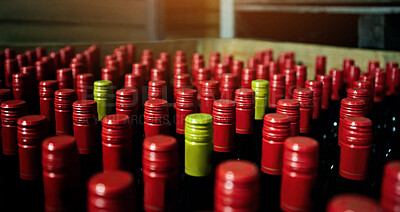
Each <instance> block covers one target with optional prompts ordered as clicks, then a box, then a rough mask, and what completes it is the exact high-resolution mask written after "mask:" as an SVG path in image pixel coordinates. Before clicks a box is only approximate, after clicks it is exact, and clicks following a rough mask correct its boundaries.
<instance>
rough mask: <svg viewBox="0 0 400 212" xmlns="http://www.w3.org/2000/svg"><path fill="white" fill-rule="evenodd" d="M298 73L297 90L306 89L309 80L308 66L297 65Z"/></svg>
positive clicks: (295, 67)
mask: <svg viewBox="0 0 400 212" xmlns="http://www.w3.org/2000/svg"><path fill="white" fill-rule="evenodd" d="M294 70H295V71H296V88H304V86H305V82H306V79H307V66H303V65H295V66H294Z"/></svg>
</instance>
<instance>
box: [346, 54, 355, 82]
mask: <svg viewBox="0 0 400 212" xmlns="http://www.w3.org/2000/svg"><path fill="white" fill-rule="evenodd" d="M351 66H354V60H353V59H350V58H345V59H344V60H343V74H344V82H345V83H347V80H348V75H349V71H350V67H351Z"/></svg>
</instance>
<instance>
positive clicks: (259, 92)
mask: <svg viewBox="0 0 400 212" xmlns="http://www.w3.org/2000/svg"><path fill="white" fill-rule="evenodd" d="M251 89H253V91H254V92H255V114H254V119H255V120H262V119H263V117H264V115H265V113H266V111H267V110H268V106H269V103H268V99H269V82H268V81H267V80H262V79H258V80H253V81H251Z"/></svg>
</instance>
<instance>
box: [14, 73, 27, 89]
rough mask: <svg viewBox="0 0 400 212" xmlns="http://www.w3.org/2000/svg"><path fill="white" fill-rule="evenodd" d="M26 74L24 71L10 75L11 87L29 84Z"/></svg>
mask: <svg viewBox="0 0 400 212" xmlns="http://www.w3.org/2000/svg"><path fill="white" fill-rule="evenodd" d="M28 77H29V76H28V75H27V74H24V73H16V74H13V75H12V87H13V88H18V87H22V88H24V87H27V86H28V85H29V84H28V83H29V82H28V80H29V79H28Z"/></svg>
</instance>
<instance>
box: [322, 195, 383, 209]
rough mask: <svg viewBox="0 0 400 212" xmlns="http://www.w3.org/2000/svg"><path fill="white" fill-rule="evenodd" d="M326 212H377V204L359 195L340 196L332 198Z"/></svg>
mask: <svg viewBox="0 0 400 212" xmlns="http://www.w3.org/2000/svg"><path fill="white" fill-rule="evenodd" d="M326 211H327V212H347V211H352V212H362V211H370V212H378V211H381V209H380V207H379V204H378V203H377V202H375V200H374V199H372V198H369V197H366V196H362V195H360V194H341V195H339V196H336V197H334V198H332V199H331V200H330V201H329V203H328V206H327V208H326Z"/></svg>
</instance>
